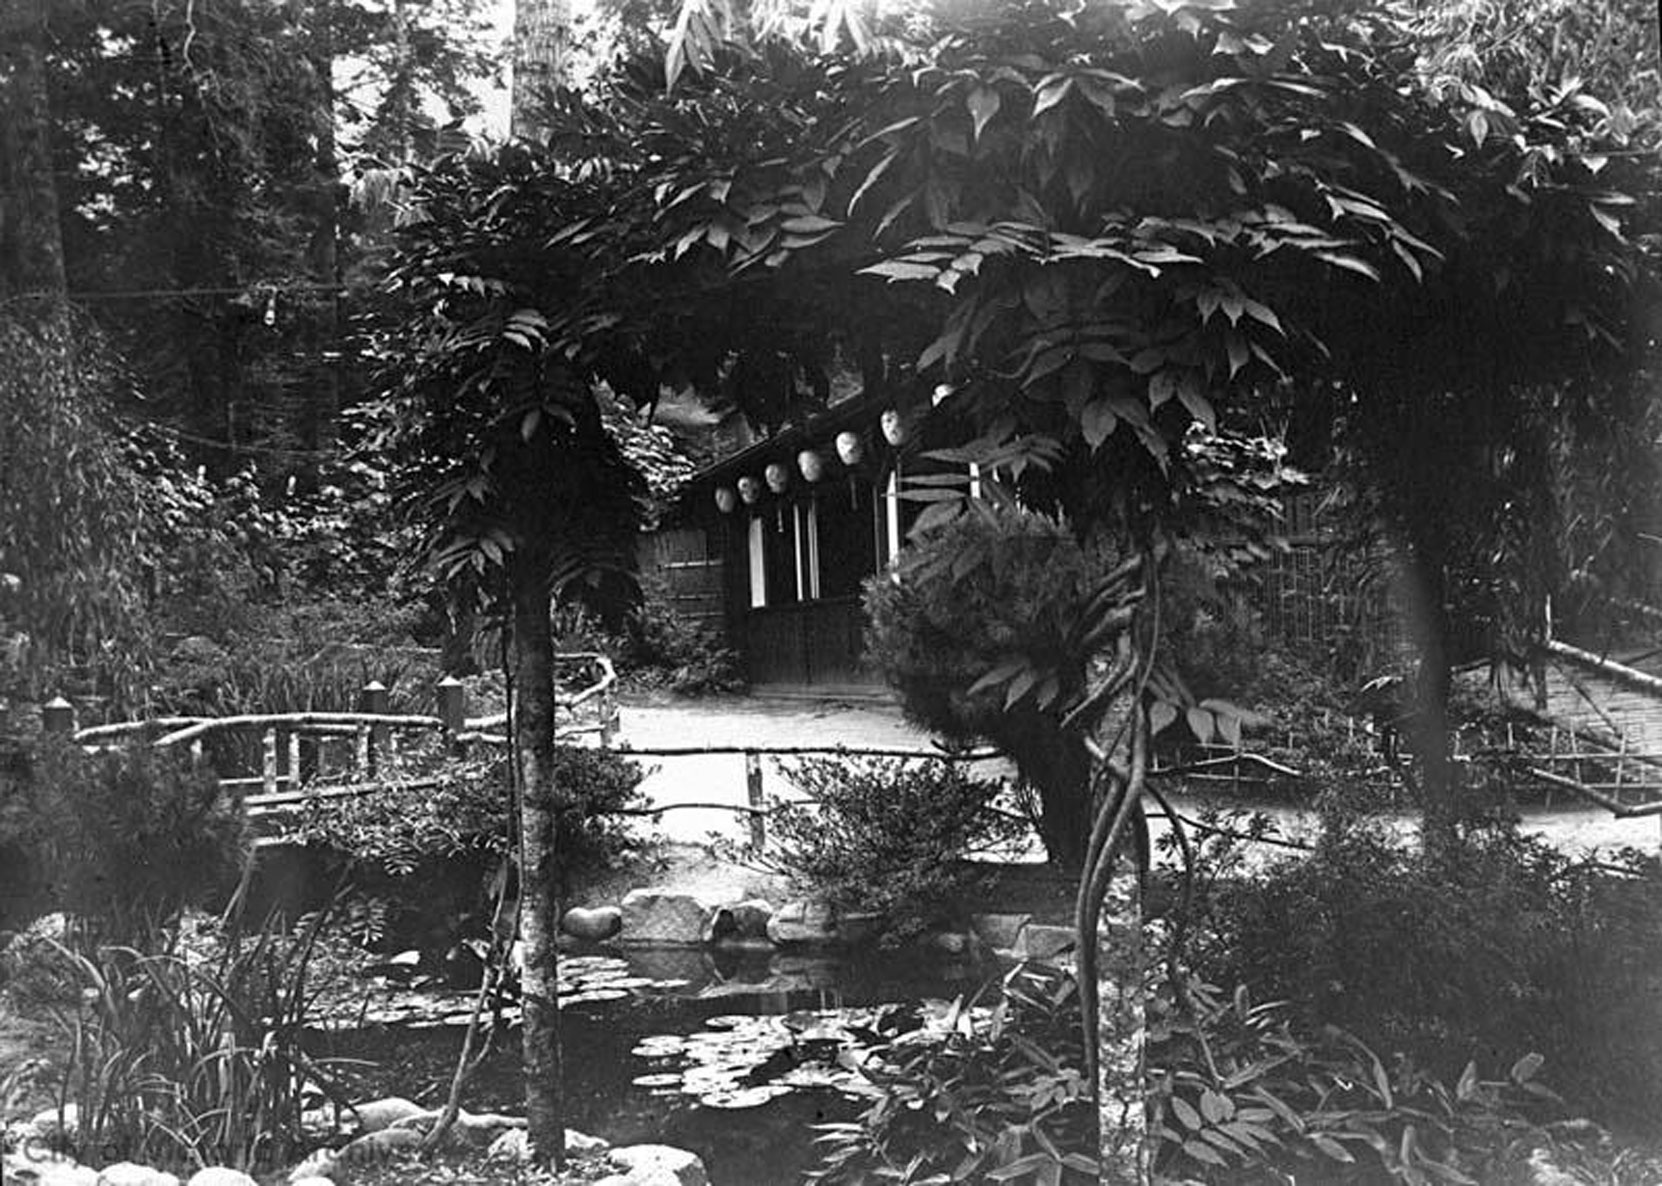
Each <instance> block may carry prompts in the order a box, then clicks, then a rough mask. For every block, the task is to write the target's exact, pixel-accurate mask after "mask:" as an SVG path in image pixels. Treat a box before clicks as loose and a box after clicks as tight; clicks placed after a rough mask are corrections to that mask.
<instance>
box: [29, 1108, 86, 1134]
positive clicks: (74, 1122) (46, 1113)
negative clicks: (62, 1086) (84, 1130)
mask: <svg viewBox="0 0 1662 1186" xmlns="http://www.w3.org/2000/svg"><path fill="white" fill-rule="evenodd" d="M29 1127H30V1128H31V1129H33V1130H34V1133H35V1135H36V1136H37V1137H39V1138H40V1139H41V1140H43V1141H50V1140H52V1139H53V1138H54V1137H60V1136H61V1137H73V1136H74V1135H75V1134H76V1132H77V1131H79V1129H80V1127H81V1108H80V1105H78V1104H65V1105H64V1106H63V1112H62V1113H61V1114H60V1113H59V1111H58V1109H56V1108H46V1109H44V1110H43V1111H40V1112H36V1113H35V1114H34V1116H33V1117H32V1118H31V1119H30V1120H29Z"/></svg>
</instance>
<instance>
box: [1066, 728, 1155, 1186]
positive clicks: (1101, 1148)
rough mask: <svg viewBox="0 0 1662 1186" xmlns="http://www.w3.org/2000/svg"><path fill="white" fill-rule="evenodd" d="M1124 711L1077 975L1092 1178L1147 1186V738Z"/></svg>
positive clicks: (1106, 779) (1110, 1185) (1107, 781)
mask: <svg viewBox="0 0 1662 1186" xmlns="http://www.w3.org/2000/svg"><path fill="white" fill-rule="evenodd" d="M1126 699H1127V700H1129V699H1130V697H1129V696H1127V697H1126ZM1126 711H1129V712H1130V713H1131V714H1132V716H1131V719H1130V728H1129V729H1128V730H1127V733H1128V736H1127V737H1126V738H1125V740H1124V742H1123V744H1122V746H1121V749H1120V752H1119V753H1117V754H1112V755H1110V757H1111V758H1112V759H1113V765H1114V766H1115V767H1116V768H1117V769H1118V771H1119V772H1120V773H1106V772H1105V773H1104V776H1103V778H1102V782H1103V784H1104V785H1105V786H1106V787H1108V789H1109V793H1108V794H1107V795H1106V796H1105V797H1104V799H1103V801H1102V802H1100V803H1098V804H1097V805H1096V806H1097V813H1098V823H1097V826H1096V827H1095V828H1093V831H1095V832H1097V833H1098V834H1102V835H1105V837H1106V846H1105V847H1106V855H1105V857H1104V856H1097V855H1095V854H1092V855H1091V856H1089V857H1088V862H1089V865H1090V866H1091V867H1088V868H1087V869H1086V871H1085V874H1084V876H1085V877H1086V879H1087V882H1086V883H1085V884H1084V886H1083V887H1082V892H1083V893H1085V894H1100V895H1101V911H1100V913H1099V914H1098V915H1097V918H1096V928H1095V933H1094V935H1091V936H1090V937H1087V936H1086V935H1085V934H1083V933H1082V934H1081V935H1080V936H1079V943H1080V949H1081V951H1083V950H1084V945H1085V944H1086V943H1088V942H1094V944H1095V949H1096V950H1095V959H1094V960H1092V961H1091V966H1090V968H1089V969H1086V968H1084V967H1083V966H1082V967H1081V972H1082V973H1086V972H1087V971H1088V974H1089V975H1090V976H1091V978H1092V981H1093V991H1092V992H1091V993H1090V994H1089V995H1088V996H1087V997H1086V998H1085V999H1086V1000H1088V1001H1090V1002H1091V1003H1092V1004H1094V1006H1095V1019H1094V1020H1095V1026H1094V1031H1093V1032H1091V1033H1088V1034H1087V1035H1086V1041H1087V1042H1089V1043H1091V1044H1092V1049H1093V1053H1094V1058H1093V1059H1092V1060H1091V1061H1092V1064H1093V1066H1094V1069H1095V1072H1096V1082H1095V1087H1096V1101H1097V1131H1098V1139H1097V1181H1098V1182H1100V1183H1102V1186H1147V1184H1148V1183H1149V1182H1150V1181H1151V1180H1152V1166H1153V1161H1152V1156H1151V1148H1150V1144H1149V1134H1148V1110H1147V1100H1146V1094H1147V1093H1146V1090H1145V1087H1144V1084H1145V1072H1146V1068H1145V1066H1144V1054H1145V1050H1146V1048H1147V1044H1148V1018H1147V1007H1146V1002H1145V1000H1144V982H1145V963H1146V957H1145V954H1144V940H1143V911H1142V856H1143V853H1144V852H1145V851H1146V836H1145V835H1144V832H1143V830H1144V828H1145V826H1146V825H1145V824H1144V821H1143V814H1142V808H1141V806H1140V802H1139V801H1140V799H1141V796H1142V790H1143V780H1144V779H1145V778H1146V776H1147V768H1148V763H1147V757H1148V752H1149V744H1150V740H1151V739H1150V737H1149V733H1148V717H1147V714H1146V713H1145V712H1144V711H1143V710H1142V708H1141V707H1140V706H1135V705H1127V708H1126ZM1116 816H1117V817H1118V818H1117V819H1115V818H1114V817H1116ZM1105 862H1106V863H1105ZM1105 871H1107V875H1106V876H1104V872H1105ZM1093 882H1094V884H1092V883H1093ZM1080 920H1081V926H1082V928H1083V926H1085V925H1087V923H1086V920H1085V917H1084V914H1083V912H1081V914H1080ZM1083 987H1084V985H1081V988H1083Z"/></svg>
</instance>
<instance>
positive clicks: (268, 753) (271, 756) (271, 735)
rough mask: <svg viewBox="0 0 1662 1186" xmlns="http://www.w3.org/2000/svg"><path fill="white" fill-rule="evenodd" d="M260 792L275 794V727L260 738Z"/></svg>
mask: <svg viewBox="0 0 1662 1186" xmlns="http://www.w3.org/2000/svg"><path fill="white" fill-rule="evenodd" d="M260 790H261V791H262V792H264V793H265V794H267V795H275V794H276V793H277V727H276V726H275V725H273V726H272V727H271V728H269V729H267V730H266V731H265V732H264V733H263V734H261V736H260Z"/></svg>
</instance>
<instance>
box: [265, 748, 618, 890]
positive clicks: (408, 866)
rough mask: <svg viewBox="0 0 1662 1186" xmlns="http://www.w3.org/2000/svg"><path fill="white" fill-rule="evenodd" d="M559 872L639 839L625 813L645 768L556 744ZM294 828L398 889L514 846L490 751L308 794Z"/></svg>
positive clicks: (610, 855) (591, 864)
mask: <svg viewBox="0 0 1662 1186" xmlns="http://www.w3.org/2000/svg"><path fill="white" fill-rule="evenodd" d="M554 753H555V778H556V783H555V785H556V786H557V787H558V788H559V793H560V796H561V798H560V802H559V803H558V804H557V811H556V814H557V818H558V820H559V827H560V830H561V843H562V848H561V853H562V864H561V869H560V874H561V877H562V878H563V879H564V880H565V882H566V884H567V885H568V886H569V885H571V884H574V883H576V882H578V881H580V880H581V879H582V878H584V877H587V876H592V875H593V874H596V873H599V872H602V871H604V870H605V869H607V868H610V867H612V866H614V865H615V864H617V863H618V862H619V861H621V860H623V859H624V858H625V857H627V856H628V855H629V854H630V853H631V852H633V851H635V850H636V849H637V848H638V847H639V845H640V843H641V842H640V839H639V837H638V836H637V834H636V832H635V831H634V830H633V829H631V828H630V827H629V826H628V822H627V821H628V817H629V815H632V814H634V813H638V812H640V811H641V810H643V809H644V807H645V806H646V803H645V800H644V798H643V796H642V795H641V794H640V790H639V788H640V782H641V779H642V778H643V777H645V772H644V771H643V770H642V769H641V767H640V766H639V764H638V763H635V762H632V761H630V760H629V759H628V758H626V757H623V756H621V755H620V754H618V753H617V752H616V751H613V750H602V749H593V748H587V747H583V746H558V747H556V749H555V751H554ZM296 834H297V835H298V836H299V837H300V838H301V839H302V840H303V841H304V842H305V843H307V844H316V845H321V846H323V847H326V848H329V849H332V850H334V851H336V852H339V853H342V854H343V855H345V856H347V857H348V858H350V859H351V860H352V861H353V862H355V863H357V864H358V865H360V866H361V867H364V868H366V869H367V868H369V867H375V866H378V867H379V868H380V869H382V870H383V871H384V872H385V873H386V874H387V875H388V876H389V877H390V878H391V880H392V887H393V890H394V892H397V891H398V887H399V886H403V887H404V892H408V891H409V890H410V889H412V888H414V887H415V885H416V883H417V882H419V881H420V880H421V878H420V877H419V876H418V874H420V873H422V871H424V870H428V871H430V870H431V867H432V866H433V864H434V863H435V862H442V861H445V860H449V859H452V858H458V857H467V856H471V855H479V856H484V857H492V858H503V857H510V856H512V855H513V853H514V852H515V845H514V834H515V833H514V819H513V799H512V795H511V793H510V787H509V764H508V760H507V759H506V758H505V757H504V756H502V755H497V754H492V755H489V756H486V757H483V758H474V759H457V760H453V761H451V762H449V763H446V764H444V765H442V766H441V767H440V768H439V769H438V771H437V772H436V773H433V774H430V775H427V776H424V777H422V778H421V779H419V780H415V781H412V782H409V783H405V784H402V785H400V784H398V783H393V784H391V785H389V786H388V787H387V788H386V789H385V790H384V791H382V792H380V793H378V794H375V795H366V796H361V797H356V798H338V799H308V800H306V801H305V802H304V803H303V805H302V809H301V818H300V822H299V824H298V828H297V832H296Z"/></svg>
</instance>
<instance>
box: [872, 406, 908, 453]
mask: <svg viewBox="0 0 1662 1186" xmlns="http://www.w3.org/2000/svg"><path fill="white" fill-rule="evenodd" d="M878 423H879V424H881V425H882V426H883V439H884V440H885V441H888V442H889V444H891V445H894V446H896V447H897V448H898V447H899V446H901V445H904V444H905V443H906V422H905V421H904V420H902V419H901V418H900V413H899V412H898V411H896V410H895V409H894V408H886V409H884V411H883V415H882V417H881V418H880V419H879V421H878Z"/></svg>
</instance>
